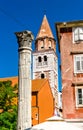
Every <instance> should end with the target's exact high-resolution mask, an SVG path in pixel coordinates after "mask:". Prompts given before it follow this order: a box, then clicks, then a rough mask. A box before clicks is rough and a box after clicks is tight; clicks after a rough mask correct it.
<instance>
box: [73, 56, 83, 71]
mask: <svg viewBox="0 0 83 130" xmlns="http://www.w3.org/2000/svg"><path fill="white" fill-rule="evenodd" d="M74 73H83V54H80V55H74Z"/></svg>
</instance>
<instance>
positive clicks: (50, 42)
mask: <svg viewBox="0 0 83 130" xmlns="http://www.w3.org/2000/svg"><path fill="white" fill-rule="evenodd" d="M48 43H49V48H51V46H52V45H51V44H52V41H51V40H49V41H48Z"/></svg>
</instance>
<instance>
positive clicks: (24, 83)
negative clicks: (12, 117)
mask: <svg viewBox="0 0 83 130" xmlns="http://www.w3.org/2000/svg"><path fill="white" fill-rule="evenodd" d="M15 34H16V36H17V40H18V45H19V49H18V51H19V66H18V70H19V71H18V72H19V74H18V123H17V130H26V129H29V128H30V127H31V51H32V49H31V43H32V40H33V35H32V33H31V32H30V31H23V32H16V33H15Z"/></svg>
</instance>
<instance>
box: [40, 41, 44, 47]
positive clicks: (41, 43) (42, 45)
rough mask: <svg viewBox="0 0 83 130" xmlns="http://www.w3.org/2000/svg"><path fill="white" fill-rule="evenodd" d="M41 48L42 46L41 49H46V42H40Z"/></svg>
mask: <svg viewBox="0 0 83 130" xmlns="http://www.w3.org/2000/svg"><path fill="white" fill-rule="evenodd" d="M40 46H41V49H43V48H44V41H43V40H41V41H40Z"/></svg>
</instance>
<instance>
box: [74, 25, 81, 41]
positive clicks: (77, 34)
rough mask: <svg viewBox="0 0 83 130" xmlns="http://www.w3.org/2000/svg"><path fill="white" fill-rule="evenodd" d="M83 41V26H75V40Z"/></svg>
mask: <svg viewBox="0 0 83 130" xmlns="http://www.w3.org/2000/svg"><path fill="white" fill-rule="evenodd" d="M79 41H83V27H76V28H73V42H74V43H78V42H79Z"/></svg>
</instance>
